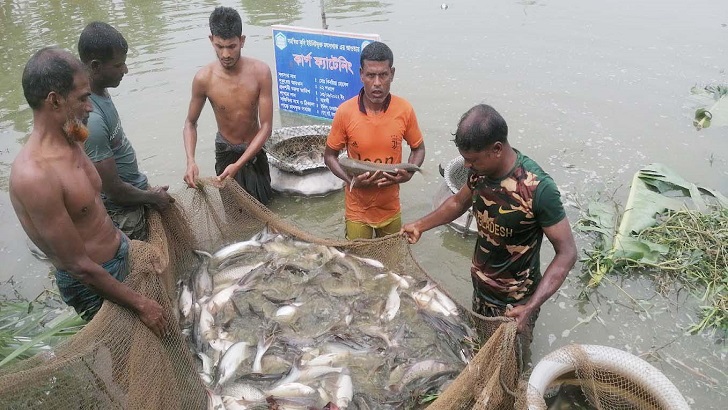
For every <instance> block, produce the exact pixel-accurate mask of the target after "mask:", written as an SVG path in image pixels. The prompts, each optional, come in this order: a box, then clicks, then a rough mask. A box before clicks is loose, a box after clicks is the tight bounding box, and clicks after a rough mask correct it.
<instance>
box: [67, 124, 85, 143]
mask: <svg viewBox="0 0 728 410" xmlns="http://www.w3.org/2000/svg"><path fill="white" fill-rule="evenodd" d="M63 134H64V135H65V136H66V140H67V141H68V142H69V143H74V142H80V143H84V142H86V139H88V128H86V125H85V124H84V123H83V122H82V121H81V120H78V119H68V121H66V123H65V124H63Z"/></svg>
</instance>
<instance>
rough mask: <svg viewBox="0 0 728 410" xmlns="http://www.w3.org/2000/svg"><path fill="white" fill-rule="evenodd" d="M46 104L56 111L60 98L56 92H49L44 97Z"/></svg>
mask: <svg viewBox="0 0 728 410" xmlns="http://www.w3.org/2000/svg"><path fill="white" fill-rule="evenodd" d="M46 102H47V103H48V105H50V106H51V108H53V109H54V110H57V109H59V108H60V107H61V96H60V95H58V93H57V92H55V91H51V92H49V93H48V95H47V96H46Z"/></svg>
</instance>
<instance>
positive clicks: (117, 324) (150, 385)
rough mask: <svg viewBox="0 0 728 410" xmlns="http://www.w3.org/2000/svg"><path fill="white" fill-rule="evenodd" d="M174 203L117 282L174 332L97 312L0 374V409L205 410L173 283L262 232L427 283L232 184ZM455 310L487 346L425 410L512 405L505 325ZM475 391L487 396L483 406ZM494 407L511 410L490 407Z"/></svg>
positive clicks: (418, 271) (400, 256)
mask: <svg viewBox="0 0 728 410" xmlns="http://www.w3.org/2000/svg"><path fill="white" fill-rule="evenodd" d="M302 135H308V134H306V133H302ZM176 199H177V201H176V203H175V205H174V207H172V208H170V209H169V210H167V211H165V212H163V213H162V214H159V213H157V212H150V217H149V227H150V239H149V242H148V243H147V242H139V241H132V243H131V251H130V258H131V273H130V274H129V276H128V277H127V279H126V281H125V283H126V284H127V285H129V286H130V287H131V288H133V289H134V290H136V291H137V292H139V293H141V294H143V295H145V296H147V297H150V298H152V299H154V300H157V301H158V302H159V303H160V304H161V305H162V307H163V308H164V309H165V311H166V312H167V316H168V317H169V318H170V321H171V322H173V324H174V326H172V328H173V329H174V330H173V331H172V332H170V333H169V334H168V335H167V336H166V337H165V338H164V339H159V338H158V337H156V336H155V335H154V334H153V333H152V332H151V331H150V330H149V329H147V327H146V326H144V324H142V323H141V322H140V321H139V320H138V318H137V317H136V315H135V314H133V313H132V312H131V311H129V310H128V309H126V308H123V307H121V306H119V305H117V304H114V303H108V302H105V303H104V304H103V307H102V308H101V310H100V311H99V313H98V314H97V315H96V317H95V318H94V319H93V320H92V321H91V322H89V324H88V325H87V326H86V327H85V328H84V329H83V330H82V331H80V332H79V333H78V334H76V335H75V336H73V337H71V338H69V339H68V340H67V341H65V342H64V343H62V344H61V345H58V346H56V347H55V348H54V349H53V350H52V351H48V352H45V353H43V354H39V355H36V356H35V357H33V358H31V359H28V360H25V361H22V362H18V363H16V364H13V365H10V366H8V367H6V368H3V369H0V408H7V409H30V408H39V407H42V408H47V409H70V408H74V409H77V408H84V409H114V408H117V409H202V408H206V406H207V395H206V389H205V386H204V384H203V383H202V381H201V380H200V378H199V376H198V373H197V369H196V364H195V362H194V359H193V357H192V354H191V353H190V351H189V348H188V346H187V344H186V341H185V336H184V335H183V334H182V333H181V331H180V330H179V325H178V319H177V317H178V309H177V306H176V300H177V291H178V289H177V288H178V286H177V283H179V282H180V281H184V280H187V279H188V278H189V276H190V275H191V274H192V273H193V272H194V271H195V269H196V267H197V266H198V264H199V260H198V258H197V256H196V255H195V254H194V252H193V250H194V249H202V250H208V251H211V250H216V249H219V248H220V247H222V246H224V245H225V244H229V243H231V242H236V241H240V240H245V239H249V238H250V237H251V236H253V235H254V234H256V233H258V232H260V231H261V230H263V229H264V228H267V229H269V230H274V231H277V232H279V233H282V234H285V235H288V236H291V237H293V238H296V239H298V240H301V241H305V242H310V243H316V244H322V245H326V246H334V247H337V248H338V249H340V250H342V251H345V252H347V253H351V254H354V255H357V256H361V257H365V258H372V259H376V260H379V261H380V262H382V263H383V264H384V265H385V267H386V268H387V269H391V270H393V271H395V272H406V273H407V274H410V275H412V276H414V277H420V278H429V276H428V275H427V274H426V272H425V271H424V270H423V269H422V268H421V267H420V266H419V265H418V264H417V262H416V261H415V260H414V259H413V257H412V255H411V253H410V248H409V245H408V244H407V242H406V240H404V239H403V238H401V237H398V236H390V237H387V238H382V239H375V240H358V241H354V242H349V241H342V240H337V239H324V238H319V237H317V236H315V235H313V234H311V233H310V232H308V231H305V230H303V229H300V228H298V227H296V226H294V225H292V224H290V223H289V222H286V221H285V220H283V219H282V218H280V217H278V216H276V215H275V214H274V213H273V212H271V211H270V210H269V209H267V208H266V207H264V206H263V205H261V204H260V203H258V202H257V201H255V199H253V198H252V197H251V196H250V195H249V194H247V193H246V192H245V191H243V190H242V189H241V188H240V187H239V186H238V185H237V184H234V183H224V184H223V185H222V186H221V187H217V186H215V183H214V182H213V181H212V180H206V181H204V182H203V183H201V186H200V189H188V190H185V191H183V192H181V193H180V194H178V195H176ZM460 310H461V311H462V317H463V318H464V320H466V321H468V322H469V324H470V325H471V326H472V327H473V328H475V329H476V330H477V331H478V332H479V334H480V335H482V336H484V337H485V338H487V337H488V336H489V335H492V334H494V333H495V336H494V337H491V338H490V340H489V342H488V343H487V344H485V345H484V346H483V347H481V348H480V350H479V353H478V355H477V356H476V358H475V359H474V360H473V362H472V363H471V364H470V365H468V366H467V367H466V371H464V372H463V373H462V374H461V375H460V376H459V377H458V378H457V380H455V381H454V382H453V383H452V384H451V386H450V387H449V390H448V391H453V392H457V396H458V397H457V398H455V399H448V400H444V399H441V400H437V401H436V402H434V403H433V404H432V406H431V407H432V408H434V409H455V408H463V409H464V408H472V407H473V405H476V402H480V403H483V404H482V405H481V407H476V408H483V409H485V408H489V409H498V408H504V409H505V408H512V402H513V398H512V396H511V395H509V394H508V393H507V392H504V387H505V388H507V389H508V390H510V391H514V390H515V389H516V383H517V379H518V373H517V371H516V368H515V365H514V364H513V363H515V362H514V361H513V358H512V357H511V356H512V355H513V349H512V334H513V330H512V329H513V327H510V328H509V327H508V326H501V325H502V324H504V323H507V324H512V323H510V322H508V321H507V320H506V319H503V318H496V319H488V318H483V317H481V316H479V315H477V314H475V313H472V312H470V311H469V310H468V309H466V308H463V307H460ZM501 329H511V330H501ZM496 331H497V332H496ZM493 357H499V358H501V359H502V360H504V361H505V362H501V361H500V360H498V361H497V362H498V363H497V364H496V365H494V364H493V363H492V362H493V360H492V358H493ZM486 376H487V377H486ZM483 388H486V389H489V391H493V394H489V395H487V396H488V397H483V395H482V394H481V393H480V392H481V390H483ZM450 395H451V396H452V394H450ZM443 397H449V396H443ZM504 398H505V402H508V403H511V404H509V405H504V406H493V405H491V404H492V403H493V402H494V401H495V400H503V399H504Z"/></svg>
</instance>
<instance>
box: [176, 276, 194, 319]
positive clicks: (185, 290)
mask: <svg viewBox="0 0 728 410" xmlns="http://www.w3.org/2000/svg"><path fill="white" fill-rule="evenodd" d="M192 302H193V300H192V291H191V290H190V288H189V286H187V284H186V283H183V284H182V290H181V291H180V294H179V311H180V312H181V313H182V318H183V319H187V318H188V317H190V313H192Z"/></svg>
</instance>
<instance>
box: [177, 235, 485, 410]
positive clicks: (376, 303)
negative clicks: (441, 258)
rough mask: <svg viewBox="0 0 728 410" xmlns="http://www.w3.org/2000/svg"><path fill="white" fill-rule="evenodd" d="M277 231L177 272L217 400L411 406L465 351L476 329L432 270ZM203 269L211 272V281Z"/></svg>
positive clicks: (202, 369) (462, 360)
mask: <svg viewBox="0 0 728 410" xmlns="http://www.w3.org/2000/svg"><path fill="white" fill-rule="evenodd" d="M273 232H274V231H270V230H266V231H265V233H264V234H258V235H255V236H253V237H252V238H251V240H249V241H245V242H239V243H237V244H232V245H228V246H226V247H225V248H227V249H228V250H227V251H226V253H225V254H223V253H221V251H222V249H221V250H220V251H217V252H212V254H213V255H218V256H220V259H219V260H217V261H216V262H215V263H216V264H217V265H216V266H212V265H210V263H211V262H212V258H213V255H210V254H206V253H203V252H199V253H198V254H199V255H200V256H201V257H202V263H201V264H200V267H199V268H198V269H197V270H196V271H195V272H192V275H191V278H190V279H189V280H187V281H184V282H179V283H178V286H179V287H180V288H179V289H180V290H179V292H180V294H179V296H178V298H179V299H183V298H184V299H185V300H179V301H177V307H178V308H179V316H180V317H183V316H184V314H185V313H186V312H187V311H188V309H189V310H190V311H189V316H190V319H191V320H192V323H193V326H191V327H189V328H188V329H189V330H188V333H190V334H191V338H192V340H193V341H194V343H190V348H191V350H192V353H193V355H197V356H198V357H199V360H196V362H197V370H198V373H199V377H200V379H201V381H202V382H203V383H204V384H205V385H206V386H207V387H208V388H210V389H212V391H213V392H214V393H215V394H217V395H219V397H220V400H222V403H223V405H225V406H227V407H229V408H231V409H242V408H249V409H265V408H278V409H280V410H283V409H302V410H308V409H310V408H317V409H321V408H322V406H324V405H325V404H327V403H330V406H329V407H330V408H331V409H335V408H340V409H345V408H362V409H364V410H366V409H375V408H376V409H382V410H385V409H394V408H410V407H408V405H409V404H417V403H418V402H417V403H416V402H415V401H413V400H415V396H417V397H422V395H423V394H426V393H429V392H430V390H432V391H433V392H434V391H437V390H438V389H440V390H441V389H442V386H443V385H444V384H445V383H446V382H447V381H448V380H452V379H453V378H454V376H456V375H457V373H458V372H459V371H460V370H461V369H462V368H463V366H464V365H466V363H467V359H472V356H473V355H474V352H473V348H474V346H477V340H475V339H474V337H473V336H471V331H472V329H470V328H469V324H468V323H467V321H466V320H465V319H467V318H463V317H462V315H460V317H458V316H456V314H457V313H459V312H458V310H457V307H458V306H457V305H456V304H455V302H454V301H452V300H450V298H449V297H448V296H447V295H446V294H445V292H444V291H442V290H441V289H440V288H438V286H437V284H435V283H434V282H433V281H432V280H420V279H427V277H424V278H421V277H418V276H416V274H414V273H413V274H412V276H407V275H406V274H405V275H403V274H402V272H401V271H397V270H396V268H395V266H394V265H388V266H386V267H385V266H384V265H383V264H382V263H381V262H380V261H378V260H375V259H369V258H365V257H364V256H368V255H361V256H355V255H352V254H350V253H349V251H347V252H346V253H344V252H342V251H341V250H340V249H337V248H335V247H330V246H325V245H323V244H311V243H307V242H304V241H301V240H299V239H296V238H294V237H290V236H283V235H280V234H278V233H273ZM233 246H237V251H235V250H234V249H233V248H232V247H233ZM225 248H223V249H225ZM246 249H247V250H246ZM213 251H214V250H213ZM236 252H237V253H236ZM223 256H229V257H228V258H224V257H223ZM392 269H395V270H394V271H392ZM198 273H201V274H207V275H209V278H210V279H211V282H212V288H211V289H209V288H206V287H205V286H200V285H199V284H198V283H199V282H200V281H201V279H200V278H199V277H197V276H195V275H198ZM418 280H420V281H419V282H418ZM202 281H203V282H204V278H203V279H202ZM185 284H186V285H187V288H188V290H189V292H190V293H191V296H192V307H191V308H189V302H188V301H187V300H186V298H188V295H187V294H185V295H184V297H183V296H182V293H183V292H185V290H186V289H185V288H184V286H183V285H185ZM197 289H201V290H202V291H201V292H200V295H197ZM206 289H208V290H206ZM405 295H407V296H405ZM405 297H411V298H412V300H413V301H414V302H411V301H410V300H407V299H405V300H402V298H405ZM238 306H240V307H246V306H247V308H244V309H242V310H241V309H239V308H238ZM256 329H258V330H256ZM472 332H474V331H472ZM198 353H199V354H198ZM428 360H429V361H430V366H429V367H428V366H427V365H425V364H422V365H419V367H418V366H417V365H414V366H413V365H412V363H420V362H425V363H427V361H428ZM200 361H201V362H202V365H200V364H199V363H200ZM403 362H404V363H403ZM398 363H403V364H402V365H400V366H395V365H396V364H398ZM354 385H356V388H355V387H354ZM355 389H356V391H357V392H359V393H360V394H359V396H358V397H357V396H355V395H353V391H354V390H355ZM362 394H364V396H362ZM374 398H376V399H374ZM370 400H374V401H370ZM218 404H219V402H218ZM398 406H399V407H398Z"/></svg>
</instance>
